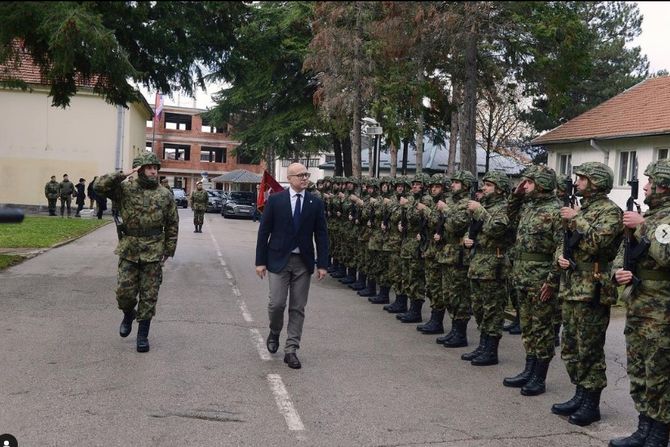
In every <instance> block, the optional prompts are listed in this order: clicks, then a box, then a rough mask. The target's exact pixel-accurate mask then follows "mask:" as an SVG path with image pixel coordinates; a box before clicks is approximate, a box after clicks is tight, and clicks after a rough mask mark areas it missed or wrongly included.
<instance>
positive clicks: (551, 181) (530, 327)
mask: <svg viewBox="0 0 670 447" xmlns="http://www.w3.org/2000/svg"><path fill="white" fill-rule="evenodd" d="M555 188H556V173H555V172H554V170H553V169H551V168H548V167H546V166H532V167H530V168H528V170H527V171H526V172H524V173H523V176H522V180H521V183H519V186H517V188H516V189H515V190H514V193H513V194H512V195H511V197H510V199H509V205H508V211H509V219H510V226H511V227H512V228H516V240H515V242H514V247H513V250H512V251H513V253H514V262H513V263H512V286H513V287H514V288H515V289H516V293H517V297H518V300H519V316H520V319H521V331H522V337H521V338H522V341H523V347H524V350H525V351H526V365H525V367H524V369H523V371H521V372H520V373H519V374H517V375H516V376H514V377H508V378H506V379H505V380H503V385H505V386H507V387H513V388H521V394H522V395H524V396H536V395H539V394H542V393H544V392H545V380H546V378H547V370H548V368H549V363H550V362H551V359H552V358H553V357H554V348H555V346H554V316H555V314H556V308H557V307H558V300H557V297H556V296H555V294H553V293H550V291H553V290H555V289H556V288H557V285H558V280H559V274H558V268H557V266H556V260H555V259H554V254H555V252H556V247H557V246H559V245H560V243H561V240H562V232H563V228H562V223H561V216H560V214H559V210H560V207H561V205H560V203H559V201H558V199H557V197H556V195H555V193H554V190H555ZM545 283H547V284H548V286H546V287H544V288H543V289H542V286H543V285H544V284H545ZM549 286H550V287H549ZM540 289H542V290H543V291H544V293H543V294H541V293H540Z"/></svg>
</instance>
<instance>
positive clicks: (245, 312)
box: [239, 300, 254, 323]
mask: <svg viewBox="0 0 670 447" xmlns="http://www.w3.org/2000/svg"><path fill="white" fill-rule="evenodd" d="M239 305H240V309H242V317H243V318H244V321H246V322H247V323H253V322H254V319H253V318H252V317H251V313H250V312H249V309H247V305H246V303H245V302H244V301H241V300H240V301H239Z"/></svg>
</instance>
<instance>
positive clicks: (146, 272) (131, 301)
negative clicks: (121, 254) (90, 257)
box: [116, 259, 163, 321]
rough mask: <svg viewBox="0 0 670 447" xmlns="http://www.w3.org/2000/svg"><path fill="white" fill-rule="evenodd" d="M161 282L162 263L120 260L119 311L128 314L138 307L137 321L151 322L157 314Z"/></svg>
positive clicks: (117, 296)
mask: <svg viewBox="0 0 670 447" xmlns="http://www.w3.org/2000/svg"><path fill="white" fill-rule="evenodd" d="M161 282H163V269H162V266H161V263H160V262H130V261H127V260H125V259H119V273H118V285H117V288H116V301H117V303H118V305H119V309H121V310H122V311H124V312H126V311H130V310H132V309H134V308H135V306H136V305H137V320H138V321H139V320H151V318H152V317H153V316H154V315H155V314H156V302H157V301H158V289H159V288H160V286H161ZM138 296H139V305H138Z"/></svg>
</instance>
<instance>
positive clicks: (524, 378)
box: [503, 355, 537, 388]
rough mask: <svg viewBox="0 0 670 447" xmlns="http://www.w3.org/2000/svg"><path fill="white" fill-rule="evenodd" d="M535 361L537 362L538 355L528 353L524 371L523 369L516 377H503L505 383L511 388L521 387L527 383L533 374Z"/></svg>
mask: <svg viewBox="0 0 670 447" xmlns="http://www.w3.org/2000/svg"><path fill="white" fill-rule="evenodd" d="M535 362H537V357H535V356H531V355H527V356H526V366H525V367H524V368H523V371H521V372H520V373H519V374H517V375H516V376H514V377H506V378H505V379H503V385H505V386H507V387H510V388H521V387H522V386H524V385H525V384H527V383H528V381H529V380H530V378H531V377H532V375H533V371H534V368H535Z"/></svg>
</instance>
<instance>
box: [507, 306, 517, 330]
mask: <svg viewBox="0 0 670 447" xmlns="http://www.w3.org/2000/svg"><path fill="white" fill-rule="evenodd" d="M518 324H519V311H518V310H517V311H516V316H515V317H514V320H512V321H511V322H510V323H509V324H506V325H504V326H503V331H505V332H508V331H509V330H510V329H511V328H513V327H514V326H516V325H518Z"/></svg>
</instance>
